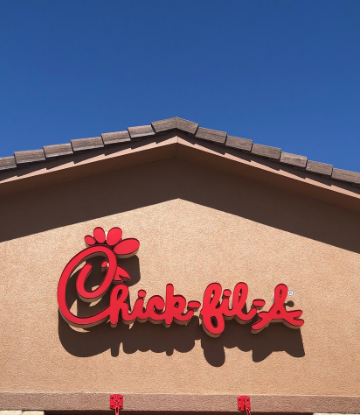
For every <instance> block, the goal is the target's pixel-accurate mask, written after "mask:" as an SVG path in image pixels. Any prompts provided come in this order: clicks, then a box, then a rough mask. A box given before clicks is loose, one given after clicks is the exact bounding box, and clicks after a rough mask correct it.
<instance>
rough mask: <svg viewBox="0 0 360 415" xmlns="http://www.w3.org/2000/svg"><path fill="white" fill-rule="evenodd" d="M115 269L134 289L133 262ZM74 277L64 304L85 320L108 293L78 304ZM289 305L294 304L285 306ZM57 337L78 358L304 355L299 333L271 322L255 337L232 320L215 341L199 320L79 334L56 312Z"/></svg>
mask: <svg viewBox="0 0 360 415" xmlns="http://www.w3.org/2000/svg"><path fill="white" fill-rule="evenodd" d="M100 262H101V259H99V258H94V259H92V260H91V263H92V264H93V270H94V271H93V272H92V273H91V274H90V276H89V278H88V280H87V281H86V285H87V289H90V288H91V287H93V288H94V287H95V286H97V285H98V284H99V283H100V282H101V279H102V278H103V277H102V275H103V274H102V273H101V271H100ZM119 263H120V265H124V267H125V268H126V269H127V270H128V271H129V272H130V275H131V281H129V282H128V285H134V284H136V283H137V282H139V281H140V279H141V275H140V266H139V260H138V258H137V257H136V256H135V257H132V258H129V259H126V260H124V262H123V263H122V262H121V261H119ZM77 274H78V273H75V274H74V275H73V276H72V277H71V278H70V280H69V283H68V287H67V295H66V301H67V304H68V306H69V307H71V306H74V305H75V302H76V305H77V315H79V316H88V315H91V314H93V313H96V312H98V311H100V310H102V309H104V308H105V307H106V306H107V305H108V304H109V297H110V290H109V292H108V293H107V294H106V295H105V296H104V297H103V298H102V299H101V300H100V301H98V302H97V303H96V304H89V303H84V302H82V301H78V299H77V294H76V278H77ZM288 305H289V306H291V305H293V304H288ZM58 328H59V339H60V342H61V344H62V345H63V347H64V348H65V350H67V352H68V353H70V354H72V355H74V356H78V357H89V356H95V355H98V354H100V353H103V352H105V351H107V350H109V349H110V350H111V354H112V356H114V357H117V356H119V355H121V353H125V354H132V353H135V352H137V351H142V352H148V351H151V352H153V353H166V355H167V356H171V355H172V354H173V353H174V352H175V351H176V352H180V353H188V352H190V351H191V350H192V349H193V348H194V347H195V345H196V342H198V341H199V342H200V345H201V347H202V349H203V352H204V358H205V360H206V361H207V362H208V363H209V364H210V365H212V366H214V367H220V366H222V365H223V364H224V363H225V358H226V349H230V348H238V349H239V350H240V351H242V352H250V351H252V359H253V361H254V362H261V361H263V360H264V359H266V358H267V357H268V356H270V354H271V353H273V352H286V353H288V354H289V355H291V356H293V357H303V356H305V351H304V347H303V342H302V337H301V331H300V330H292V329H289V328H288V327H286V326H284V325H283V324H282V323H272V324H270V325H269V327H267V328H266V329H265V330H263V331H262V332H261V333H259V334H252V333H251V324H246V325H241V324H238V323H237V322H236V321H234V320H231V321H227V322H226V328H225V331H224V332H223V333H222V334H221V335H220V336H219V337H217V338H212V337H209V336H208V335H207V334H206V333H205V332H204V330H203V328H202V327H201V323H200V321H199V318H198V317H196V316H194V317H193V318H192V319H191V321H190V323H189V324H187V325H186V326H181V325H178V324H176V323H173V324H172V326H171V327H170V328H166V327H164V326H163V325H159V324H152V323H150V322H146V323H139V322H135V323H134V324H133V325H132V326H128V325H126V324H123V323H120V324H119V325H118V326H117V327H116V328H111V327H110V324H108V323H106V324H100V325H98V326H96V327H93V328H91V329H88V330H86V331H85V330H81V331H78V330H76V329H73V328H72V327H70V326H69V325H68V323H66V322H65V321H64V319H63V318H62V317H61V315H60V314H59V325H58Z"/></svg>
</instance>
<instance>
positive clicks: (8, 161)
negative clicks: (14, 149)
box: [0, 156, 16, 170]
mask: <svg viewBox="0 0 360 415" xmlns="http://www.w3.org/2000/svg"><path fill="white" fill-rule="evenodd" d="M15 167H16V161H15V157H14V156H10V157H1V158H0V170H8V169H14V168H15Z"/></svg>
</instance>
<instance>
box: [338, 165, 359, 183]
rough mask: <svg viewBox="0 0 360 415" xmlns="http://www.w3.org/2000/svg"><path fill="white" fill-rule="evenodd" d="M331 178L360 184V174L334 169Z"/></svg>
mask: <svg viewBox="0 0 360 415" xmlns="http://www.w3.org/2000/svg"><path fill="white" fill-rule="evenodd" d="M331 177H332V178H333V179H336V180H342V181H344V182H350V183H355V184H360V173H356V172H354V171H348V170H341V169H335V168H333V170H332V174H331Z"/></svg>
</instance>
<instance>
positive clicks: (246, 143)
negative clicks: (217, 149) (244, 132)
mask: <svg viewBox="0 0 360 415" xmlns="http://www.w3.org/2000/svg"><path fill="white" fill-rule="evenodd" d="M225 145H226V146H227V147H232V148H237V149H239V150H243V151H251V148H252V146H253V141H252V140H248V139H247V138H240V137H233V136H231V135H228V136H227V139H226V143H225Z"/></svg>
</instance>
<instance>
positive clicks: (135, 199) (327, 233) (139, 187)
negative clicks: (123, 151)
mask: <svg viewBox="0 0 360 415" xmlns="http://www.w3.org/2000/svg"><path fill="white" fill-rule="evenodd" d="M174 199H182V200H187V201H190V202H193V203H196V204H199V205H202V206H207V207H210V208H213V209H217V210H220V211H223V212H227V213H230V214H233V215H237V216H241V217H243V218H246V219H249V220H252V221H255V222H258V223H262V224H265V225H267V226H271V227H274V228H278V229H281V230H285V231H287V232H291V233H294V234H297V235H301V236H305V237H307V238H311V239H314V240H317V241H321V242H324V243H327V244H330V245H333V246H337V247H340V248H343V249H347V250H350V251H354V252H357V253H360V244H359V240H358V235H359V233H360V216H359V215H358V214H357V213H355V212H351V211H347V210H344V209H342V208H339V207H336V206H332V205H329V204H326V203H323V202H321V201H317V200H313V199H310V198H306V197H303V196H301V195H297V194H295V193H294V194H292V193H289V192H284V191H280V190H279V189H276V188H274V187H270V186H266V185H264V184H260V183H257V182H252V181H250V180H245V179H242V178H241V177H238V176H234V175H230V174H225V173H221V172H219V171H216V170H213V169H210V168H207V167H204V166H201V165H197V164H193V163H190V162H188V161H184V160H182V159H178V158H170V159H165V160H161V161H157V162H152V163H147V164H143V165H139V166H136V167H131V168H126V169H120V170H116V171H111V172H107V173H102V174H98V175H95V176H90V177H86V178H83V179H78V180H74V181H71V182H66V183H60V184H57V185H54V186H49V187H46V188H42V189H35V190H32V191H29V192H23V193H19V194H14V195H9V196H6V197H3V198H2V199H1V203H0V229H1V234H0V242H2V241H7V240H10V239H15V238H19V237H23V236H26V235H31V234H34V233H38V232H43V231H47V230H49V229H55V228H59V227H64V226H68V225H71V224H74V223H79V222H84V221H88V220H92V219H97V218H101V217H105V216H108V215H112V214H117V213H120V212H126V211H130V210H133V209H138V208H141V207H144V206H150V205H155V204H158V203H162V202H165V201H169V200H174ZM25 207H26V208H25ZM24 209H26V210H24ZM24 212H26V214H24Z"/></svg>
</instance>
